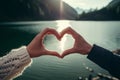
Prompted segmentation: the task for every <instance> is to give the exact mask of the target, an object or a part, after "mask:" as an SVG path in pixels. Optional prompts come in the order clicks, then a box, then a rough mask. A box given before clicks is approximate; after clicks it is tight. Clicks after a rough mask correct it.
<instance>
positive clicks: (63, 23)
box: [56, 20, 70, 52]
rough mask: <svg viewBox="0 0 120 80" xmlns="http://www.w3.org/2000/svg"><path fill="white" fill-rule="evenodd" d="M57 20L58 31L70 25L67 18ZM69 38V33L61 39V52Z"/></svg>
mask: <svg viewBox="0 0 120 80" xmlns="http://www.w3.org/2000/svg"><path fill="white" fill-rule="evenodd" d="M56 22H57V27H58V28H57V31H58V32H61V31H62V30H63V29H65V28H67V27H69V26H70V24H69V21H66V20H62V21H56ZM66 40H67V34H66V35H64V36H63V38H62V39H61V41H60V44H59V45H60V46H59V48H60V49H61V52H62V51H64V46H65V42H66Z"/></svg>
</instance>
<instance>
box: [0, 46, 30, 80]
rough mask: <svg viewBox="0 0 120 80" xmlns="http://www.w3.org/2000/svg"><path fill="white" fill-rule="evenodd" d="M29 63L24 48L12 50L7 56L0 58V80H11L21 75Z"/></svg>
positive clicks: (28, 57)
mask: <svg viewBox="0 0 120 80" xmlns="http://www.w3.org/2000/svg"><path fill="white" fill-rule="evenodd" d="M31 61H32V60H31V58H30V56H29V54H28V52H27V50H26V47H25V46H23V47H21V48H19V49H13V50H12V51H11V52H10V53H9V54H7V55H6V56H4V57H1V58H0V80H11V79H13V78H15V77H17V76H19V75H21V74H22V72H23V70H24V69H25V68H26V67H28V66H29V65H30V63H31Z"/></svg>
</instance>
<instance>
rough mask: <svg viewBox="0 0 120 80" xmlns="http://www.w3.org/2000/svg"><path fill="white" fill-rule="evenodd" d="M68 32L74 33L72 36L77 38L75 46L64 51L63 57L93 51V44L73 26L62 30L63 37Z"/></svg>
mask: <svg viewBox="0 0 120 80" xmlns="http://www.w3.org/2000/svg"><path fill="white" fill-rule="evenodd" d="M66 33H67V34H70V35H72V37H73V38H74V39H75V43H74V46H73V48H71V49H68V50H66V51H64V52H63V54H62V56H61V57H64V56H66V55H68V54H72V53H80V54H83V55H86V54H88V53H89V52H90V51H91V49H92V46H91V45H90V44H89V43H88V42H87V41H85V40H84V38H83V37H82V36H81V35H79V34H78V33H77V32H75V31H74V30H73V29H72V28H70V27H68V28H66V29H64V30H63V31H62V32H61V37H63V36H64V34H66Z"/></svg>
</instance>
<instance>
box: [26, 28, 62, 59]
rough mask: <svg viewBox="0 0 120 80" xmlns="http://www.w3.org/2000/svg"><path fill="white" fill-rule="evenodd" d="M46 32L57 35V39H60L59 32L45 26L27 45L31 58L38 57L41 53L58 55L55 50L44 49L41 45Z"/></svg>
mask: <svg viewBox="0 0 120 80" xmlns="http://www.w3.org/2000/svg"><path fill="white" fill-rule="evenodd" d="M46 34H53V35H55V36H56V37H57V39H58V40H60V36H59V34H58V33H57V32H56V30H54V29H50V28H46V29H45V30H44V31H43V32H41V33H39V34H38V35H37V36H36V37H35V38H34V39H33V40H32V41H31V43H30V44H29V45H28V46H27V51H28V53H29V54H30V57H31V58H34V57H39V56H42V55H53V56H57V57H60V55H59V54H58V53H57V52H54V51H48V50H47V49H45V47H44V45H43V40H44V37H45V35H46Z"/></svg>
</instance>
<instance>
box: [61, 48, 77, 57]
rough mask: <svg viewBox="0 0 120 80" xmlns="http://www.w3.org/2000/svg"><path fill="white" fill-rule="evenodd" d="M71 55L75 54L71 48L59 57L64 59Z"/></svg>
mask: <svg viewBox="0 0 120 80" xmlns="http://www.w3.org/2000/svg"><path fill="white" fill-rule="evenodd" d="M72 53H75V50H74V48H71V49H68V50H66V51H64V52H63V54H62V55H61V57H62V58H63V57H65V56H67V55H69V54H72Z"/></svg>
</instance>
